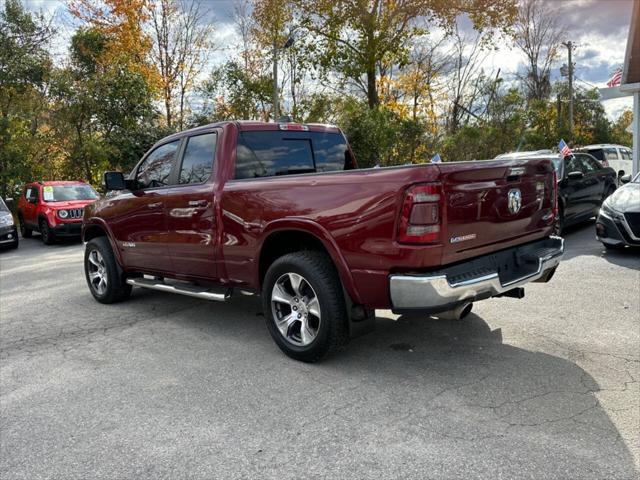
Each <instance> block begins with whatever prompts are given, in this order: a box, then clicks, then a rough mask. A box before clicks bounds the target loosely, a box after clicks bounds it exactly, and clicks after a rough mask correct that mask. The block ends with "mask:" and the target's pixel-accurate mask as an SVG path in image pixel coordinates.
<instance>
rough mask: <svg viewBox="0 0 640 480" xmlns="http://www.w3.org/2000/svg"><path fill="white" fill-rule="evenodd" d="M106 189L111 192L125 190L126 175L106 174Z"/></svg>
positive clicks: (117, 173)
mask: <svg viewBox="0 0 640 480" xmlns="http://www.w3.org/2000/svg"><path fill="white" fill-rule="evenodd" d="M104 188H105V189H106V190H107V191H109V190H124V189H125V188H126V183H125V181H124V175H123V174H122V172H105V173H104Z"/></svg>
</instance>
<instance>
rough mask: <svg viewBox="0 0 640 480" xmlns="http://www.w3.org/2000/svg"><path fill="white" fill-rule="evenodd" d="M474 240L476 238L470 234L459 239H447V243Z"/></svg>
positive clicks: (473, 234)
mask: <svg viewBox="0 0 640 480" xmlns="http://www.w3.org/2000/svg"><path fill="white" fill-rule="evenodd" d="M474 238H476V234H475V233H470V234H468V235H461V236H459V237H451V238H450V239H449V242H450V243H458V242H466V241H467V240H473V239H474Z"/></svg>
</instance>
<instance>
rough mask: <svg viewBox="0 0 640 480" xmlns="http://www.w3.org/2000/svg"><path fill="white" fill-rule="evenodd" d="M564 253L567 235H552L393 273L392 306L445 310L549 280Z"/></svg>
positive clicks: (391, 282) (401, 308) (405, 308)
mask: <svg viewBox="0 0 640 480" xmlns="http://www.w3.org/2000/svg"><path fill="white" fill-rule="evenodd" d="M563 253H564V239H562V238H560V237H549V238H545V239H543V240H539V241H536V242H533V243H529V244H526V245H521V246H518V247H514V248H509V249H507V250H502V251H500V252H496V253H494V254H490V255H483V256H481V257H477V258H474V259H471V260H468V261H465V262H462V263H459V264H456V265H452V266H450V267H447V268H444V269H442V270H438V271H435V272H429V273H427V274H392V275H390V276H389V289H390V297H391V305H392V310H393V311H394V312H396V313H402V312H405V311H416V310H418V311H424V312H427V313H437V312H443V311H446V310H451V309H453V308H455V307H456V306H458V305H461V304H463V303H467V302H473V301H478V300H484V299H486V298H491V297H495V296H497V295H500V294H503V293H505V292H507V291H509V290H512V289H514V288H518V287H521V286H523V285H525V284H526V283H529V282H535V281H538V282H546V281H548V280H549V279H550V278H551V276H552V275H553V272H555V269H556V267H557V266H558V264H559V263H560V259H561V258H562V254H563Z"/></svg>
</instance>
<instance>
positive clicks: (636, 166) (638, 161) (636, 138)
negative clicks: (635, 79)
mask: <svg viewBox="0 0 640 480" xmlns="http://www.w3.org/2000/svg"><path fill="white" fill-rule="evenodd" d="M631 124H632V125H633V127H632V129H633V168H632V169H633V175H635V174H636V173H638V172H639V171H640V91H639V90H636V91H635V92H633V119H632V120H631Z"/></svg>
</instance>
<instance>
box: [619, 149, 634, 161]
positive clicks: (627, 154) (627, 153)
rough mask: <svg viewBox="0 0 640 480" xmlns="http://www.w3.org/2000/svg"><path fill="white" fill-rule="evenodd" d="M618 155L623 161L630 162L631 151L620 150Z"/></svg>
mask: <svg viewBox="0 0 640 480" xmlns="http://www.w3.org/2000/svg"><path fill="white" fill-rule="evenodd" d="M620 153H621V154H622V158H623V159H624V160H631V150H627V149H620Z"/></svg>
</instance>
